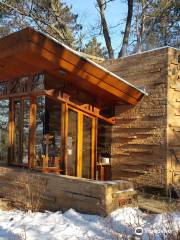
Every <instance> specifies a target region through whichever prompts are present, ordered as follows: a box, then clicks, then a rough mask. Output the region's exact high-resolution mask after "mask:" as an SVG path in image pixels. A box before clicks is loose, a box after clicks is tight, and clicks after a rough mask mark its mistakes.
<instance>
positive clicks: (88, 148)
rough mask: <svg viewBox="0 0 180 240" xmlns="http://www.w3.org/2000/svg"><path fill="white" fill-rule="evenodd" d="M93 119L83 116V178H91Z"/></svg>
mask: <svg viewBox="0 0 180 240" xmlns="http://www.w3.org/2000/svg"><path fill="white" fill-rule="evenodd" d="M91 155H92V119H91V118H89V117H87V116H85V115H84V116H83V151H82V177H84V178H91V157H92V156H91Z"/></svg>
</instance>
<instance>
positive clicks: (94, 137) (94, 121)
mask: <svg viewBox="0 0 180 240" xmlns="http://www.w3.org/2000/svg"><path fill="white" fill-rule="evenodd" d="M91 132H92V138H91V178H92V179H95V176H96V159H97V119H96V118H93V119H92V130H91Z"/></svg>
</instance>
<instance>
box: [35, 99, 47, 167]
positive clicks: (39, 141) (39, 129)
mask: <svg viewBox="0 0 180 240" xmlns="http://www.w3.org/2000/svg"><path fill="white" fill-rule="evenodd" d="M44 118H45V97H44V96H40V97H37V114H36V146H35V152H36V162H35V166H36V167H42V165H43V157H45V149H44V145H43V136H44V133H45V131H44V122H45V120H44Z"/></svg>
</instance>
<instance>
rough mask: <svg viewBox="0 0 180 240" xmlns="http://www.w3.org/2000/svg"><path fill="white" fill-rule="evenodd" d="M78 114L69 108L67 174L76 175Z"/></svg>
mask: <svg viewBox="0 0 180 240" xmlns="http://www.w3.org/2000/svg"><path fill="white" fill-rule="evenodd" d="M77 133H78V114H77V112H75V111H73V110H71V109H69V110H68V144H67V175H70V176H76V174H77V173H76V164H77Z"/></svg>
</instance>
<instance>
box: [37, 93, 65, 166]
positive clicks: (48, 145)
mask: <svg viewBox="0 0 180 240" xmlns="http://www.w3.org/2000/svg"><path fill="white" fill-rule="evenodd" d="M60 160H61V104H60V103H59V102H56V101H54V100H51V99H49V98H47V97H44V96H41V97H38V98H37V119H36V164H35V165H36V167H43V166H45V167H59V165H60ZM43 161H44V163H45V162H46V164H45V165H43Z"/></svg>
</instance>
